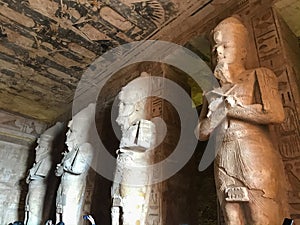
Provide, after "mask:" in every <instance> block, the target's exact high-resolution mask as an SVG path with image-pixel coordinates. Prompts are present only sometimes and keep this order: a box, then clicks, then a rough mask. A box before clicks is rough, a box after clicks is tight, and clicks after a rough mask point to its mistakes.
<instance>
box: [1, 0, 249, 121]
mask: <svg viewBox="0 0 300 225" xmlns="http://www.w3.org/2000/svg"><path fill="white" fill-rule="evenodd" d="M228 2H230V4H233V3H234V2H235V1H231V0H223V1H221V0H188V1H183V0H0V108H1V109H4V110H6V111H9V112H13V113H18V114H20V115H24V116H28V117H31V118H35V119H39V120H43V121H47V122H51V121H53V120H55V119H56V118H57V117H59V116H60V115H62V114H64V113H65V112H67V111H68V110H69V108H70V106H71V103H72V100H73V95H74V92H75V89H76V86H77V84H78V82H79V80H80V78H81V76H82V74H83V72H84V71H85V70H86V69H87V68H88V66H89V65H90V64H91V63H92V62H93V61H94V60H95V59H96V58H97V57H99V56H100V55H102V54H103V53H104V52H106V51H107V50H109V49H111V48H114V47H116V46H119V45H121V44H124V43H128V42H132V41H139V40H145V39H151V38H157V37H160V36H166V35H173V36H174V35H176V33H178V32H177V31H179V30H184V29H183V28H186V27H188V26H194V25H191V24H186V23H182V24H181V25H178V24H180V22H182V21H183V19H182V18H183V17H184V18H188V17H190V18H192V19H193V17H194V18H196V17H195V15H196V14H197V15H199V14H202V13H201V12H205V10H206V8H209V10H208V12H214V13H216V12H217V11H218V10H219V11H221V10H225V9H226V6H227V5H226V4H227V3H228ZM241 2H244V1H241ZM211 10H212V11H211ZM207 15H208V13H207V12H206V13H203V17H204V16H207ZM174 21H175V22H174ZM176 21H178V22H176ZM196 22H197V21H196ZM193 23H194V24H195V22H193ZM197 23H199V21H198V22H197ZM170 24H173V25H172V27H173V28H172V29H173V30H174V31H175V30H177V31H176V32H174V34H172V32H171V33H170V32H168V33H167V34H165V32H166V30H168V29H165V28H166V27H168V26H170ZM174 24H177V25H176V26H174ZM160 33H161V34H162V35H159V34H160ZM183 33H184V31H183ZM180 35H182V34H180ZM166 39H168V38H166Z"/></svg>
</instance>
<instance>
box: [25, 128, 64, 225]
mask: <svg viewBox="0 0 300 225" xmlns="http://www.w3.org/2000/svg"><path fill="white" fill-rule="evenodd" d="M62 128H63V124H62V123H60V122H58V123H56V124H55V125H54V126H53V127H50V128H49V129H47V130H46V131H45V132H44V133H43V134H42V135H41V136H40V138H38V140H37V143H38V146H37V147H36V148H35V150H36V155H35V163H34V164H33V167H32V168H31V169H30V170H29V174H28V176H27V178H26V182H27V184H28V185H29V187H28V193H27V196H26V202H25V220H24V224H25V225H40V224H41V223H42V222H44V221H45V220H46V219H47V217H48V216H49V215H48V213H49V212H45V209H46V206H45V197H46V191H47V177H48V174H49V172H50V171H51V168H52V166H53V165H52V164H53V163H52V159H51V151H52V146H53V141H54V139H55V138H56V136H57V135H58V133H59V132H60V131H61V130H62Z"/></svg>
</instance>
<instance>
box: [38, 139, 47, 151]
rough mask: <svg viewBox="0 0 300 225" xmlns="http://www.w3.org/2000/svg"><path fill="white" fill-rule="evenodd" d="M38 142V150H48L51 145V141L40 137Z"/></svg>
mask: <svg viewBox="0 0 300 225" xmlns="http://www.w3.org/2000/svg"><path fill="white" fill-rule="evenodd" d="M37 143H38V145H37V146H36V148H35V150H36V152H41V151H43V150H47V149H48V147H49V143H48V142H47V141H44V140H43V139H42V138H38V140H37Z"/></svg>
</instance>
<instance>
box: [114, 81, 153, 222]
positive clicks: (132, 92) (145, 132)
mask: <svg viewBox="0 0 300 225" xmlns="http://www.w3.org/2000/svg"><path fill="white" fill-rule="evenodd" d="M133 86H134V85H130V84H129V85H127V86H125V87H123V89H122V91H121V92H120V94H119V99H120V104H119V115H118V118H117V123H118V124H119V125H120V126H121V131H122V139H121V141H120V149H119V150H118V151H117V154H118V156H117V165H116V166H117V168H116V172H115V180H114V184H113V187H112V192H111V195H112V200H113V206H112V211H111V215H112V224H113V225H118V224H119V217H120V207H121V208H122V211H123V215H122V224H123V225H136V224H145V223H146V222H145V220H146V214H147V207H148V197H147V196H148V195H149V193H148V192H149V190H150V188H149V187H150V186H148V185H145V184H147V182H150V180H151V175H150V174H151V173H150V171H148V170H147V165H149V163H150V158H149V155H147V153H146V151H147V150H149V149H151V148H152V147H153V146H154V142H155V125H154V123H152V122H151V121H150V120H149V118H148V116H147V113H148V112H147V109H146V108H147V106H146V105H147V100H146V99H145V98H143V97H142V96H143V94H142V93H141V92H142V91H146V90H147V87H145V88H144V89H143V87H133ZM146 96H147V94H146ZM141 183H144V185H141Z"/></svg>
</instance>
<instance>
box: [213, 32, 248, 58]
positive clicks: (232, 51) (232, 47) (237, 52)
mask: <svg viewBox="0 0 300 225" xmlns="http://www.w3.org/2000/svg"><path fill="white" fill-rule="evenodd" d="M225 28H226V27H223V28H222V29H218V30H217V31H215V33H214V42H215V45H214V47H213V54H214V57H215V58H216V60H217V63H218V64H224V63H226V64H231V63H242V62H243V59H244V57H245V56H244V54H245V53H244V46H240V45H241V44H240V42H241V40H239V39H238V38H237V37H235V36H234V35H232V31H230V30H231V29H232V28H231V29H228V30H227V29H225Z"/></svg>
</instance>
